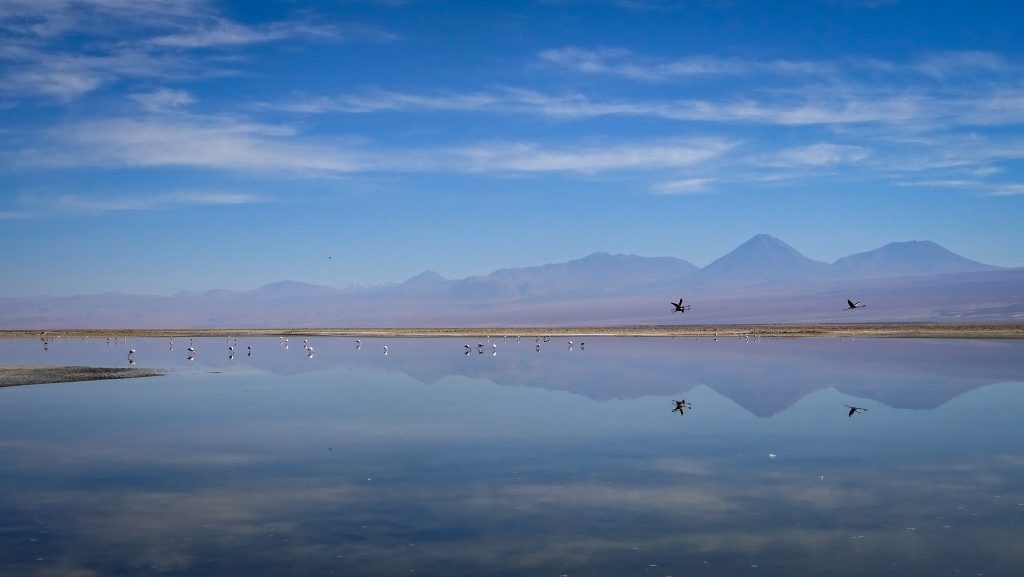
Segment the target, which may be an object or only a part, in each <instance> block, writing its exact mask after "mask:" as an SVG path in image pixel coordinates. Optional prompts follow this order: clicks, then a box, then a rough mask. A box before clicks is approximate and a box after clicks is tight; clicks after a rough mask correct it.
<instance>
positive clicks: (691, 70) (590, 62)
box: [536, 46, 1019, 82]
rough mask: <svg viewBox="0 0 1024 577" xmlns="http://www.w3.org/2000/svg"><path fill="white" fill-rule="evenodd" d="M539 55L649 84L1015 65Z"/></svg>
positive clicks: (942, 57)
mask: <svg viewBox="0 0 1024 577" xmlns="http://www.w3.org/2000/svg"><path fill="white" fill-rule="evenodd" d="M536 56H537V59H538V60H539V61H540V62H541V63H544V64H547V65H549V66H552V67H554V68H556V69H561V70H565V71H567V72H575V73H580V74H588V75H607V76H620V77H623V78H628V79H632V80H643V81H652V82H661V81H669V80H673V79H687V78H692V77H711V76H747V75H754V74H767V75H775V76H790V77H800V76H807V77H816V78H818V79H820V78H822V77H832V78H842V77H844V76H847V75H850V74H853V73H858V72H861V71H865V70H869V71H872V72H875V73H881V74H891V75H894V76H902V77H904V79H905V77H906V76H907V75H915V76H918V77H928V78H932V79H947V78H950V77H954V76H961V75H965V74H977V73H986V74H1007V73H1016V72H1018V71H1019V66H1017V65H1014V64H1012V63H1010V62H1009V61H1007V60H1006V59H1005V58H1004V57H1003V56H1002V55H999V54H996V53H992V52H983V51H933V52H927V53H924V54H922V55H921V56H919V57H917V58H914V59H910V60H907V61H893V60H881V59H865V58H856V57H849V58H844V59H842V60H834V61H830V60H807V59H781V58H777V59H767V60H759V59H751V58H740V57H727V56H720V55H717V54H693V55H688V56H685V57H681V58H672V59H666V58H654V57H649V56H643V55H639V54H636V53H634V52H633V51H631V50H626V49H622V48H608V47H604V48H581V47H577V46H566V47H562V48H552V49H548V50H542V51H540V52H538V53H537V55H536Z"/></svg>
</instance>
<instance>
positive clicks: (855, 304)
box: [846, 299, 868, 310]
mask: <svg viewBox="0 0 1024 577" xmlns="http://www.w3.org/2000/svg"><path fill="white" fill-rule="evenodd" d="M846 305H847V306H846V310H853V309H862V308H864V307H866V306H868V305H862V304H860V301H857V302H853V301H851V300H850V299H846Z"/></svg>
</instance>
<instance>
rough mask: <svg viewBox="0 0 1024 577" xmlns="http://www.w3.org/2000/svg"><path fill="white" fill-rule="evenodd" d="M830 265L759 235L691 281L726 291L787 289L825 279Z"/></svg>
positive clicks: (780, 242)
mask: <svg viewBox="0 0 1024 577" xmlns="http://www.w3.org/2000/svg"><path fill="white" fill-rule="evenodd" d="M828 272H829V265H828V264H826V263H823V262H819V261H816V260H811V259H809V258H807V257H806V256H804V255H802V254H800V252H799V251H797V250H796V249H795V248H793V247H791V246H789V245H788V244H786V243H784V242H782V241H781V240H779V239H777V238H775V237H773V236H771V235H767V234H759V235H756V236H754V237H753V238H751V239H750V240H748V241H747V242H745V243H743V244H741V245H740V246H738V247H736V248H735V249H734V250H733V251H732V252H730V253H729V254H727V255H725V256H723V257H721V258H719V259H718V260H716V261H714V262H712V263H711V264H709V265H707V266H706V267H704V268H703V269H701V270H700V271H699V272H698V273H695V274H694V277H693V280H695V281H698V282H699V283H701V284H703V285H705V286H707V285H717V286H719V287H721V288H722V289H725V290H727V287H729V286H735V285H744V286H749V285H760V284H776V285H778V284H782V285H790V284H797V283H801V282H805V281H808V280H817V279H822V278H825V277H826V276H827V275H828Z"/></svg>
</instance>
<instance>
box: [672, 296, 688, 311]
mask: <svg viewBox="0 0 1024 577" xmlns="http://www.w3.org/2000/svg"><path fill="white" fill-rule="evenodd" d="M669 304H670V305H672V306H674V307H675V308H674V309H672V312H674V313H685V312H686V311H688V310H690V307H691V305H684V304H683V299H679V302H677V303H669Z"/></svg>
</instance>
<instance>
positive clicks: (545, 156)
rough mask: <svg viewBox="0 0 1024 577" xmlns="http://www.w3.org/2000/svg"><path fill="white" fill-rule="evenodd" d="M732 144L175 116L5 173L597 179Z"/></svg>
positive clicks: (145, 121) (104, 125) (134, 123)
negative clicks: (433, 134)
mask: <svg viewBox="0 0 1024 577" xmlns="http://www.w3.org/2000/svg"><path fill="white" fill-rule="evenodd" d="M161 98H164V96H161V97H159V98H157V100H160V99H161ZM167 98H170V99H172V100H173V99H174V98H180V95H168V96H167ZM736 144H737V143H736V142H735V141H731V140H728V139H723V138H717V137H694V138H688V139H647V140H629V141H616V142H614V143H599V144H588V145H561V146H560V145H552V144H544V143H540V142H531V141H493V142H473V143H461V144H458V143H455V144H447V145H442V146H429V147H404V148H395V147H393V146H381V145H376V144H374V143H372V142H369V141H366V140H359V139H348V140H345V139H332V140H324V139H322V138H314V137H311V136H309V135H306V134H303V133H301V132H299V131H298V130H297V129H296V128H295V127H293V126H290V125H287V124H268V123H259V122H252V121H247V120H239V119H234V118H229V117H213V116H199V115H189V114H184V113H179V114H166V115H156V116H151V117H147V118H133V117H114V118H106V119H95V120H89V121H84V122H79V123H75V124H71V125H67V126H62V127H59V128H57V129H54V130H53V131H51V132H50V133H48V135H47V137H46V139H45V141H44V142H40V143H39V144H38V145H37V146H35V147H30V148H27V149H24V150H22V151H20V152H18V153H15V154H13V155H11V156H8V157H7V158H6V160H7V162H6V164H8V165H9V166H13V167H17V168H21V169H33V168H75V167H108V168H118V167H191V168H204V169H210V170H221V171H235V172H243V171H244V172H252V171H258V172H264V173H277V174H287V175H299V176H307V177H320V176H341V175H347V174H355V173H368V172H376V171H394V172H404V173H412V172H456V173H460V172H461V173H479V172H494V173H545V172H566V173H577V174H598V173H605V172H613V171H637V170H661V169H673V168H678V167H690V166H696V165H699V164H701V163H704V162H708V161H710V160H712V159H715V158H717V157H719V156H721V155H723V154H725V153H726V152H728V151H729V150H731V149H732V148H734V147H735V146H736Z"/></svg>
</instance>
